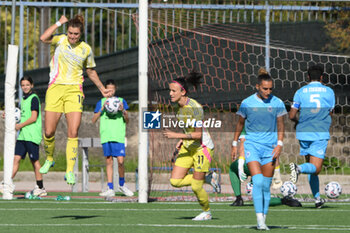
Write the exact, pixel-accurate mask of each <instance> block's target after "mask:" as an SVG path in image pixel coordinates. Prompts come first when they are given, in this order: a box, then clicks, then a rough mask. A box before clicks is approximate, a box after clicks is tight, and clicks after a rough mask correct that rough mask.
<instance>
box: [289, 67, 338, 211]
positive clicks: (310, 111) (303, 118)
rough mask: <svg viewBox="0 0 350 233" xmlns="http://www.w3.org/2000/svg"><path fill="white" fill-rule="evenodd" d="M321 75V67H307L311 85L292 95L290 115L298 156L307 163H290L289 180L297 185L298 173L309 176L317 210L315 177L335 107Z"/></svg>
mask: <svg viewBox="0 0 350 233" xmlns="http://www.w3.org/2000/svg"><path fill="white" fill-rule="evenodd" d="M322 75H323V67H322V66H321V65H314V66H311V67H309V69H308V76H309V79H310V83H309V84H308V85H306V86H304V87H302V88H300V89H299V90H298V91H297V92H296V93H295V95H294V99H293V105H292V108H291V110H290V112H289V118H290V119H291V120H292V121H295V122H296V124H297V127H296V138H297V139H298V140H299V144H300V155H302V156H306V160H307V161H308V162H307V163H303V164H301V165H296V164H295V163H291V164H290V169H291V175H290V180H291V181H292V182H293V183H296V182H297V181H298V175H299V174H300V173H305V174H308V177H309V183H310V187H311V191H312V194H313V195H314V197H315V200H316V201H315V206H316V208H321V207H322V205H323V204H324V203H325V200H324V199H321V198H320V190H319V186H320V185H319V180H318V174H319V173H320V171H321V169H322V163H323V160H324V157H325V153H326V149H327V145H328V140H329V127H330V126H331V122H332V119H331V114H332V112H333V109H334V105H335V96H334V92H333V90H332V89H331V88H329V87H327V86H324V85H322V83H321V81H322ZM298 111H299V112H300V115H299V119H298V117H297V112H298Z"/></svg>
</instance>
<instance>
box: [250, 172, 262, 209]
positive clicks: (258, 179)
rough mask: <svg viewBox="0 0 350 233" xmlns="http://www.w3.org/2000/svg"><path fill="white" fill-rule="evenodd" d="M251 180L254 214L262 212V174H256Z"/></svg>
mask: <svg viewBox="0 0 350 233" xmlns="http://www.w3.org/2000/svg"><path fill="white" fill-rule="evenodd" d="M252 179H253V202H254V208H255V213H263V212H264V204H263V203H264V199H263V182H264V176H263V175H262V174H256V175H255V176H253V177H252Z"/></svg>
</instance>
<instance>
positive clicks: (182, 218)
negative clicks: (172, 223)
mask: <svg viewBox="0 0 350 233" xmlns="http://www.w3.org/2000/svg"><path fill="white" fill-rule="evenodd" d="M194 217H196V216H193V217H179V218H176V219H180V220H192V218H194ZM211 220H218V218H212V219H211ZM193 222H206V221H193Z"/></svg>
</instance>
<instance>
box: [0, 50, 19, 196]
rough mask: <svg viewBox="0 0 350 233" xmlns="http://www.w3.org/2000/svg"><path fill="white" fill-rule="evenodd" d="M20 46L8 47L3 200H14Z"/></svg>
mask: <svg viewBox="0 0 350 233" xmlns="http://www.w3.org/2000/svg"><path fill="white" fill-rule="evenodd" d="M17 60H18V46H17V45H9V46H8V58H7V66H6V79H5V112H6V114H5V139H4V192H3V196H2V198H3V199H6V200H12V198H13V193H12V192H13V190H12V188H11V187H12V186H13V183H12V170H13V159H14V154H15V143H16V130H15V125H16V122H15V93H16V90H15V87H16V76H17Z"/></svg>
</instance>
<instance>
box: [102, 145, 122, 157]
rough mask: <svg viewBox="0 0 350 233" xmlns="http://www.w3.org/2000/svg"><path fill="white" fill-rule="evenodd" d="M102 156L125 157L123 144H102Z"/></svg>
mask: <svg viewBox="0 0 350 233" xmlns="http://www.w3.org/2000/svg"><path fill="white" fill-rule="evenodd" d="M102 149H103V155H104V156H106V157H107V156H113V157H117V156H123V157H125V144H124V143H119V142H106V143H103V144H102Z"/></svg>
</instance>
